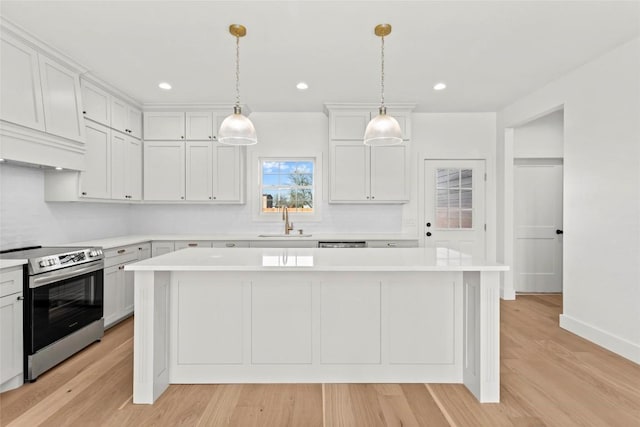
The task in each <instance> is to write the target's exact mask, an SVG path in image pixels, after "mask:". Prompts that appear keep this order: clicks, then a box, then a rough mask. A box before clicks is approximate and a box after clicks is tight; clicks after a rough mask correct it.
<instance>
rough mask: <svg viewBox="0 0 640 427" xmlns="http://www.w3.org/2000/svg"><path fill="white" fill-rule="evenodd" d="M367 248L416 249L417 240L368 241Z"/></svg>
mask: <svg viewBox="0 0 640 427" xmlns="http://www.w3.org/2000/svg"><path fill="white" fill-rule="evenodd" d="M367 247H368V248H417V247H418V241H417V240H370V241H368V242H367Z"/></svg>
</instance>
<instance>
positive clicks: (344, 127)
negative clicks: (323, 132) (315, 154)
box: [330, 111, 371, 141]
mask: <svg viewBox="0 0 640 427" xmlns="http://www.w3.org/2000/svg"><path fill="white" fill-rule="evenodd" d="M330 114H331V120H330V123H331V129H330V132H331V136H330V138H331V139H337V140H342V141H363V140H364V131H365V129H366V128H367V124H368V123H369V120H370V118H371V115H370V113H369V111H336V112H333V111H332V112H331V113H330Z"/></svg>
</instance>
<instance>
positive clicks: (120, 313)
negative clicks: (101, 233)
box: [104, 243, 151, 328]
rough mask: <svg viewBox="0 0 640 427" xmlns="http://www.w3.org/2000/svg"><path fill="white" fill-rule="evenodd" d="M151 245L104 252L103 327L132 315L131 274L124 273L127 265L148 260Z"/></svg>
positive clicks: (132, 291)
mask: <svg viewBox="0 0 640 427" xmlns="http://www.w3.org/2000/svg"><path fill="white" fill-rule="evenodd" d="M150 254H151V244H150V243H142V244H139V245H133V246H127V247H122V248H114V249H110V250H108V251H105V269H104V327H105V328H109V327H111V326H113V325H114V324H116V323H117V322H119V321H120V320H122V319H124V318H125V317H128V316H129V315H131V314H133V309H134V280H133V272H131V271H124V267H125V266H126V265H127V264H131V263H133V262H137V261H141V260H143V259H147V258H149V256H150Z"/></svg>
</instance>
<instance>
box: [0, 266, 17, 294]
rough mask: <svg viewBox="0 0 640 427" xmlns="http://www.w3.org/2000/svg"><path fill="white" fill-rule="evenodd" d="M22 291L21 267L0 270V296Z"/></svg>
mask: <svg viewBox="0 0 640 427" xmlns="http://www.w3.org/2000/svg"><path fill="white" fill-rule="evenodd" d="M17 292H22V267H12V268H7V269H6V270H2V271H0V297H4V296H7V295H11V294H15V293H17Z"/></svg>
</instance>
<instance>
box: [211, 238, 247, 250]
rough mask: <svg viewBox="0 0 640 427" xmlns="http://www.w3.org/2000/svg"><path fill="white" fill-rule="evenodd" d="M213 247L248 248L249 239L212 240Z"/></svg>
mask: <svg viewBox="0 0 640 427" xmlns="http://www.w3.org/2000/svg"><path fill="white" fill-rule="evenodd" d="M211 247H213V248H248V247H249V242H248V241H247V240H217V241H213V242H211Z"/></svg>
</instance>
